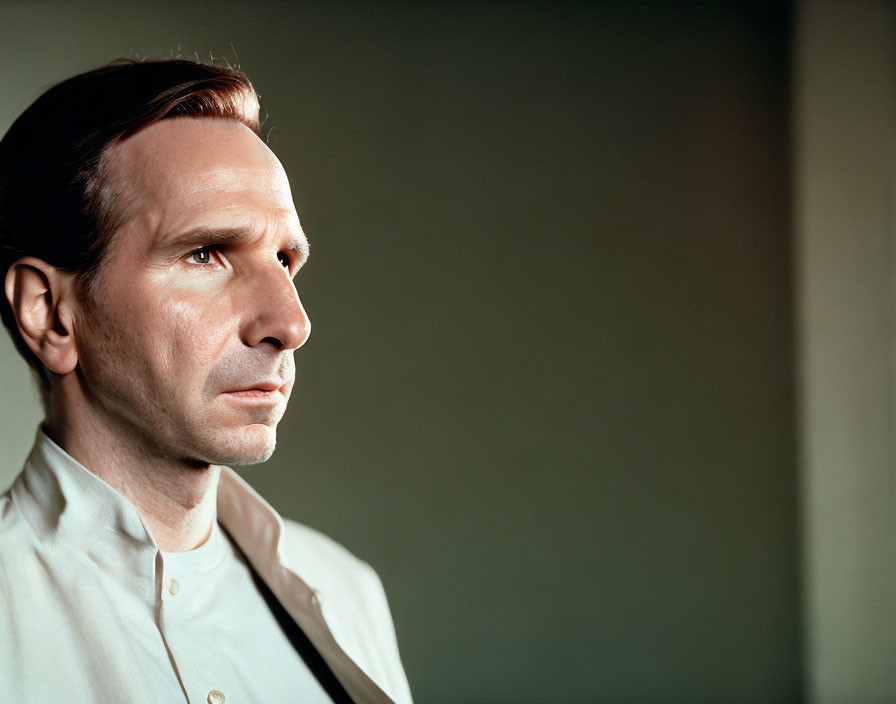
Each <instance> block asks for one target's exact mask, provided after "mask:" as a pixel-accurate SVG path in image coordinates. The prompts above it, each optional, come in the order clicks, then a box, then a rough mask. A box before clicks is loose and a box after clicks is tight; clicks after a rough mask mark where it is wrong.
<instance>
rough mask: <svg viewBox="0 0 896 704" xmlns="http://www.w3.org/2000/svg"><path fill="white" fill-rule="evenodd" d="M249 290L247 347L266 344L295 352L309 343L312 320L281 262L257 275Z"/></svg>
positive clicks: (245, 329) (247, 296)
mask: <svg viewBox="0 0 896 704" xmlns="http://www.w3.org/2000/svg"><path fill="white" fill-rule="evenodd" d="M246 289H247V290H246V294H247V295H246V300H245V304H244V305H245V317H244V318H243V320H244V324H243V342H244V343H245V344H246V345H248V346H249V347H256V346H258V345H261V344H263V343H265V342H267V343H270V344H272V345H274V346H275V347H277V348H278V349H281V350H294V349H297V348H299V347H301V346H302V345H304V344H305V342H307V340H308V336H309V335H311V320H310V319H309V318H308V314H307V313H306V312H305V308H304V307H302V302H301V301H300V300H299V294H298V292H297V291H296V287H295V284H294V283H293V280H292V279H291V278H290V276H289V273H288V272H287V270H286V269H284V268H283V267H282V266H280V264H279V262H276V263H274V264H273V265H272V266H269V267H266V268H265V270H264V271H256V272H254V273H253V276H252V277H251V279H250V281H249V285H248V286H247V287H246Z"/></svg>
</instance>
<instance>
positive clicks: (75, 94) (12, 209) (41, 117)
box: [0, 59, 259, 391]
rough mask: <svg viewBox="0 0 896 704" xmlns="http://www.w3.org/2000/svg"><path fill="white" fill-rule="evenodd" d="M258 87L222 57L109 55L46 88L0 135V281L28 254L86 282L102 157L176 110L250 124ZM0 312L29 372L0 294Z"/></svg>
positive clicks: (110, 204)
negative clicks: (208, 60) (210, 60)
mask: <svg viewBox="0 0 896 704" xmlns="http://www.w3.org/2000/svg"><path fill="white" fill-rule="evenodd" d="M258 115H259V106H258V95H257V93H256V92H255V89H254V88H253V87H252V84H251V83H250V82H249V79H248V78H247V77H246V76H245V75H244V74H242V73H241V72H239V71H238V70H235V69H232V68H230V67H229V66H219V65H213V64H205V63H202V62H199V61H193V60H189V59H152V60H143V61H138V60H131V59H118V60H116V61H113V62H112V63H110V64H107V65H105V66H101V67H100V68H97V69H95V70H93V71H88V72H87V73H82V74H80V75H78V76H75V77H73V78H69V79H68V80H65V81H62V82H61V83H58V84H57V85H55V86H53V87H52V88H50V89H49V90H47V91H46V92H45V93H44V94H43V95H41V96H40V97H39V98H38V99H37V100H35V101H34V103H32V104H31V106H30V107H29V108H28V109H27V110H25V112H23V113H22V114H21V115H20V116H19V118H18V119H17V120H16V121H15V122H14V123H13V124H12V127H10V128H9V131H8V132H7V133H6V135H5V136H4V137H3V139H2V140H0V274H2V278H0V282H2V280H3V279H5V277H6V273H7V271H8V270H9V267H10V266H11V265H12V264H13V263H14V262H15V261H16V260H18V259H19V258H21V257H24V256H33V257H37V258H39V259H42V260H44V261H45V262H47V263H48V264H52V265H53V266H56V267H59V268H61V269H64V270H66V271H70V272H76V273H77V276H78V278H79V280H80V283H81V284H82V285H84V286H88V285H89V283H90V281H91V280H92V279H93V277H94V275H95V273H96V271H97V270H98V268H99V266H100V264H101V263H102V260H103V254H104V252H105V251H106V247H107V245H108V243H109V240H110V237H111V236H112V234H113V233H114V231H115V227H116V222H117V220H118V219H119V218H118V215H119V214H118V213H117V211H116V205H117V201H116V198H115V192H114V189H113V188H112V187H111V185H112V184H111V182H110V179H109V177H108V174H107V173H105V168H104V162H105V157H106V156H107V155H108V154H109V153H110V151H111V150H112V149H113V148H114V147H115V145H117V144H118V143H120V142H121V141H123V140H125V139H127V137H129V136H131V135H133V134H134V133H135V132H137V131H138V130H140V129H142V128H144V127H147V126H148V125H151V124H153V123H154V122H158V121H159V120H164V119H166V118H170V117H176V116H190V117H219V118H228V119H233V120H238V121H240V122H242V123H243V124H245V125H247V126H248V127H250V128H251V129H252V130H253V131H254V132H255V133H256V134H258V133H259V117H258ZM0 298H2V302H0V317H2V319H3V324H4V325H5V326H6V327H7V329H8V330H9V333H10V335H11V336H12V339H13V342H14V343H15V345H16V347H17V348H18V350H19V352H20V353H21V354H22V356H23V357H25V359H26V360H27V361H28V363H29V364H30V365H31V366H32V367H33V368H34V369H35V371H36V372H37V373H38V375H39V377H40V379H41V382H42V386H43V391H46V389H47V386H48V378H47V375H46V372H45V370H44V367H43V364H42V363H41V362H40V360H38V359H37V357H35V356H34V354H33V353H32V352H31V350H30V349H28V346H27V345H26V344H25V342H24V341H23V340H22V338H21V336H20V335H19V331H18V327H17V325H16V321H15V318H14V316H13V313H12V308H11V307H10V305H9V301H7V300H6V296H2V297H0Z"/></svg>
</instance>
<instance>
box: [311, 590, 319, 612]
mask: <svg viewBox="0 0 896 704" xmlns="http://www.w3.org/2000/svg"><path fill="white" fill-rule="evenodd" d="M311 603H312V605H314V607H315V608H318V609H319V608H320V606H321V603H322V600H321V597H320V592H319V591H317V589H312V590H311Z"/></svg>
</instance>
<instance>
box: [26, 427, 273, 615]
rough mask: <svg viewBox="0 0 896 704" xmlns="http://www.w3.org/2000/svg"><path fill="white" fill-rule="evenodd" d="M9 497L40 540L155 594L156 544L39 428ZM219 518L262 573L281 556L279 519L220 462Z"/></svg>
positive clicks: (133, 512) (113, 495)
mask: <svg viewBox="0 0 896 704" xmlns="http://www.w3.org/2000/svg"><path fill="white" fill-rule="evenodd" d="M11 494H12V498H13V501H14V502H15V503H16V504H17V505H18V506H20V508H21V511H22V513H23V515H24V517H25V519H26V520H27V521H28V523H29V524H30V526H31V528H32V529H33V530H34V532H35V534H36V536H37V538H38V539H39V540H40V542H41V543H42V544H44V545H46V546H47V547H50V548H54V547H59V548H61V549H65V550H67V551H70V552H72V554H73V555H76V554H77V553H78V552H79V551H80V552H83V553H84V554H85V555H86V556H87V557H88V558H89V559H90V560H91V561H93V562H94V563H95V564H96V565H97V566H98V567H100V568H101V569H103V570H104V571H108V572H110V573H112V574H114V575H115V576H116V578H117V579H118V580H119V581H120V582H121V583H123V585H124V586H126V587H128V588H132V589H134V590H135V591H138V592H140V593H142V594H143V595H144V597H145V598H146V599H147V601H148V602H149V603H154V602H155V600H156V596H157V595H156V591H157V590H156V586H157V585H156V558H157V557H158V555H159V549H158V546H157V545H156V543H155V541H154V540H153V538H152V536H151V535H150V533H149V531H148V530H147V528H146V527H145V525H144V524H143V521H142V520H141V519H140V515H139V514H138V512H137V509H136V508H135V507H134V505H133V504H132V503H131V502H130V501H128V500H127V499H126V498H125V497H124V496H123V495H121V494H120V493H119V492H118V491H116V490H115V489H113V488H112V487H111V486H110V485H109V484H107V483H106V482H105V481H103V480H102V479H100V478H99V477H98V476H97V475H95V474H93V473H92V472H91V471H90V470H88V469H87V468H86V467H84V466H83V465H82V464H80V463H79V462H78V461H77V460H75V459H74V458H73V457H71V455H69V454H68V453H67V452H65V450H63V449H62V448H61V447H59V445H57V444H56V443H55V442H54V441H53V440H51V439H50V438H49V437H48V436H47V435H46V433H44V432H43V430H41V429H38V431H37V436H36V438H35V441H34V447H33V448H32V450H31V453H30V455H29V456H28V459H27V460H26V462H25V468H24V470H23V471H22V473H21V474H20V475H19V476H18V477H17V479H16V481H15V483H14V484H13V487H12V488H11ZM217 510H218V520H219V521H220V522H221V524H222V525H223V526H224V527H225V528H226V529H227V531H228V533H229V534H230V535H231V537H232V538H234V540H235V541H236V542H237V544H238V545H239V546H240V548H241V549H242V550H243V552H244V553H246V554H247V555H251V556H252V558H253V559H252V561H253V563H254V564H255V566H256V569H258V570H259V572H261V573H262V574H263V575H264V574H265V573H268V574H269V573H270V572H272V571H275V570H276V569H277V568H278V567H279V562H280V545H281V541H282V535H283V520H282V519H281V518H280V516H279V515H278V514H277V512H276V511H275V510H274V509H273V508H272V507H271V506H270V504H268V503H267V502H266V501H265V500H264V499H263V498H261V496H259V495H258V494H257V493H256V492H255V490H254V489H252V488H251V487H250V486H249V485H248V484H247V483H246V482H245V481H244V480H243V479H242V478H241V477H240V476H239V475H238V474H236V472H234V471H233V470H232V469H230V468H229V467H222V468H221V476H220V479H219V481H218V495H217Z"/></svg>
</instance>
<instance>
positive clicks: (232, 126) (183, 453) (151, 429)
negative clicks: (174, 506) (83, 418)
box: [76, 118, 311, 464]
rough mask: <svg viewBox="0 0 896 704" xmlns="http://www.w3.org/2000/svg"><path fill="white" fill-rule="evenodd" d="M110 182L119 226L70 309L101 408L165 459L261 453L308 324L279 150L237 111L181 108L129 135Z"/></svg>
mask: <svg viewBox="0 0 896 704" xmlns="http://www.w3.org/2000/svg"><path fill="white" fill-rule="evenodd" d="M110 181H111V183H112V184H113V188H114V190H115V191H116V192H117V193H119V194H120V195H121V196H122V198H123V200H122V205H121V208H122V209H123V211H124V213H125V215H124V223H123V225H122V226H121V228H120V229H119V230H118V231H117V232H116V233H115V235H114V236H113V238H112V241H111V243H110V246H109V251H108V256H107V257H106V259H105V260H104V262H103V264H102V268H101V271H100V274H99V277H98V279H97V280H96V282H95V285H93V286H92V287H91V293H87V294H85V296H84V299H83V305H82V306H81V313H80V314H79V316H78V318H76V343H77V346H78V355H79V369H78V373H79V374H80V378H81V385H82V389H83V391H84V395H85V398H86V399H87V402H88V404H89V406H90V409H91V412H92V413H93V414H94V415H95V417H96V418H97V419H98V421H99V422H100V423H102V424H103V426H104V428H105V429H111V430H112V431H113V433H114V434H115V435H116V436H117V437H118V438H120V439H121V440H122V442H128V443H139V444H140V445H142V447H141V449H142V450H144V451H146V452H150V453H153V454H155V455H157V456H159V457H164V458H167V459H177V460H186V461H189V462H198V463H228V464H244V463H252V462H260V461H263V460H265V459H267V458H268V457H270V455H271V453H272V452H273V450H274V444H275V441H276V425H277V422H278V421H279V420H280V418H281V417H282V415H283V412H284V410H285V409H286V402H287V400H288V398H289V394H290V391H291V390H292V385H293V380H294V372H295V367H294V364H293V351H294V350H295V349H296V348H298V347H300V346H301V345H302V344H304V342H305V341H306V340H307V339H308V335H309V333H310V330H311V326H310V322H309V320H308V317H307V315H306V314H305V311H304V309H303V308H302V305H301V303H300V302H299V297H298V294H297V293H296V289H295V286H294V284H293V276H294V275H295V274H296V272H297V271H298V268H299V267H300V266H301V265H302V263H303V262H304V260H305V257H306V256H307V241H306V239H305V236H304V234H303V232H302V229H301V226H300V225H299V219H298V216H297V215H296V210H295V206H294V205H293V202H292V196H291V194H290V190H289V184H288V182H287V179H286V174H285V173H284V171H283V168H282V166H281V165H280V162H279V161H277V159H276V157H275V156H274V155H273V153H272V152H271V151H270V150H269V149H268V148H267V147H266V146H265V145H264V143H263V142H262V141H261V140H260V139H259V138H258V137H257V136H255V134H253V133H252V131H251V130H249V129H248V128H246V127H245V126H244V125H242V124H240V123H238V122H235V121H231V120H222V119H203V118H174V119H168V120H164V121H161V122H159V123H156V124H154V125H151V126H150V127H148V128H146V129H144V130H142V131H141V132H138V133H137V134H136V135H134V136H133V137H130V138H129V139H127V140H126V141H125V142H124V143H123V144H121V145H119V146H118V147H117V148H116V150H115V152H114V153H113V155H112V159H111V162H110Z"/></svg>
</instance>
